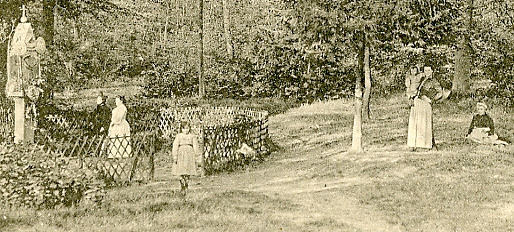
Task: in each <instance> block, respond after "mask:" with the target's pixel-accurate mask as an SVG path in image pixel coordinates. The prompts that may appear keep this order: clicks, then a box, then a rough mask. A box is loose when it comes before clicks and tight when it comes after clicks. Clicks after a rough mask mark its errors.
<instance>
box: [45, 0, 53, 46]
mask: <svg viewBox="0 0 514 232" xmlns="http://www.w3.org/2000/svg"><path fill="white" fill-rule="evenodd" d="M54 8H55V0H43V22H44V24H43V26H44V27H45V28H44V30H43V32H44V35H43V36H42V37H43V39H45V43H46V44H47V45H52V44H53V42H54Z"/></svg>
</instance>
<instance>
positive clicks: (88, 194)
mask: <svg viewBox="0 0 514 232" xmlns="http://www.w3.org/2000/svg"><path fill="white" fill-rule="evenodd" d="M73 161H74V160H72V159H69V158H64V157H59V156H57V155H55V154H52V153H48V152H46V151H45V150H43V148H42V147H40V146H38V145H16V146H14V145H6V144H1V145H0V194H1V195H0V200H1V203H2V204H4V205H5V206H11V207H19V206H24V207H33V208H55V207H59V206H72V205H76V204H78V203H79V202H80V201H83V200H84V201H90V202H95V203H99V202H101V200H102V199H103V195H104V188H105V184H104V182H103V181H101V180H99V179H97V177H98V173H95V172H94V171H92V170H89V169H83V168H79V167H78V166H77V164H76V163H75V164H74V163H73ZM75 161H76V160H75Z"/></svg>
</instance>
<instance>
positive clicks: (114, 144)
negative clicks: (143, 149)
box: [108, 136, 132, 158]
mask: <svg viewBox="0 0 514 232" xmlns="http://www.w3.org/2000/svg"><path fill="white" fill-rule="evenodd" d="M131 156H132V145H131V144H130V136H120V137H118V136H116V137H109V155H108V158H128V157H131Z"/></svg>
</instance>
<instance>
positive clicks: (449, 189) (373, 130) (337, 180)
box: [0, 97, 514, 231]
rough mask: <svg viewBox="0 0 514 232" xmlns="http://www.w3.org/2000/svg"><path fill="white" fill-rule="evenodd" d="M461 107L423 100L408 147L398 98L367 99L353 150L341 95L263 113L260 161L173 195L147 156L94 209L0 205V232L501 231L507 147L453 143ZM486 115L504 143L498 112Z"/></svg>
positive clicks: (508, 198) (508, 202)
mask: <svg viewBox="0 0 514 232" xmlns="http://www.w3.org/2000/svg"><path fill="white" fill-rule="evenodd" d="M473 109H474V102H472V101H461V102H459V103H452V102H447V103H444V104H438V105H435V106H434V126H435V136H436V142H437V144H438V146H439V149H438V150H434V151H420V152H411V151H409V149H408V148H407V147H406V137H407V120H408V108H407V107H406V104H405V102H404V101H403V99H402V98H400V97H393V98H389V99H378V100H377V99H374V101H373V102H372V105H371V110H372V119H371V120H370V121H369V122H367V123H366V124H364V126H363V132H364V146H365V152H364V153H362V154H354V153H348V152H347V150H348V148H349V147H350V144H351V126H352V118H353V116H352V112H351V111H352V110H353V108H352V103H351V102H349V101H344V100H338V101H331V102H322V103H315V104H312V105H307V106H302V107H299V108H294V109H291V110H289V111H287V112H286V113H284V114H278V115H275V116H273V117H271V118H270V135H271V136H272V139H273V141H274V142H275V143H276V144H277V145H278V146H279V149H278V151H276V152H274V153H273V154H272V155H271V156H270V158H269V159H268V160H266V162H264V163H260V164H255V165H252V166H250V167H248V168H247V169H245V170H240V171H237V172H232V173H222V174H218V175H215V176H208V177H197V178H194V179H193V184H192V186H191V192H190V194H189V195H188V196H187V197H186V198H185V199H183V198H181V197H180V196H178V194H176V193H175V191H177V190H178V189H179V184H178V180H177V179H176V178H175V177H171V176H170V175H169V164H167V163H166V162H163V161H164V160H166V159H167V155H168V154H159V155H158V156H157V159H158V160H157V164H159V165H160V166H159V167H157V170H156V179H155V181H154V182H151V183H146V184H140V185H139V184H134V185H132V186H128V187H123V188H116V189H111V190H109V191H108V194H107V197H106V199H105V202H104V203H103V204H102V205H100V206H92V205H81V206H79V207H76V208H63V209H56V210H39V211H34V210H30V209H21V210H19V209H3V210H2V211H0V230H1V231H512V230H514V194H513V190H514V184H513V183H514V167H513V163H514V147H513V145H508V146H506V147H495V146H486V145H476V144H470V143H467V142H466V141H464V139H463V136H464V135H465V133H466V132H467V127H468V126H469V123H470V120H471V118H472V116H473V114H474V112H473ZM489 112H490V115H491V116H492V117H493V119H494V120H495V124H496V127H497V128H498V129H497V133H498V134H499V135H500V136H501V137H505V138H508V139H511V140H512V139H513V135H512V133H513V132H514V117H512V116H511V115H512V114H511V112H510V110H504V109H502V108H500V107H492V109H490V110H489Z"/></svg>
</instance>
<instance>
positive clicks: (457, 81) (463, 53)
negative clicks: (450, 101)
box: [452, 0, 473, 98]
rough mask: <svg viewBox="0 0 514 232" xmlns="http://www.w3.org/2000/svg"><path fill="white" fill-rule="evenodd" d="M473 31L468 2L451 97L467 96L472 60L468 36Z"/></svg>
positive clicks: (469, 1) (469, 3)
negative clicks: (464, 28) (464, 29)
mask: <svg viewBox="0 0 514 232" xmlns="http://www.w3.org/2000/svg"><path fill="white" fill-rule="evenodd" d="M472 30H473V0H468V9H467V22H466V32H464V35H463V36H462V40H461V42H460V44H459V47H458V51H457V54H456V56H455V74H454V76H453V81H452V97H453V98H460V97H465V96H468V95H469V94H470V92H471V90H470V76H471V67H472V62H473V60H472V59H471V57H472V54H471V53H472V49H471V40H470V34H471V33H472Z"/></svg>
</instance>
